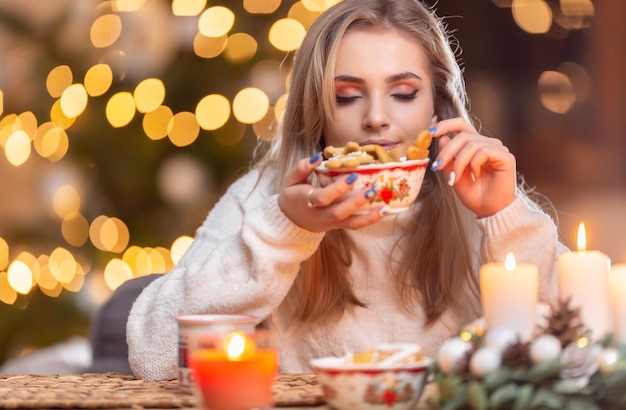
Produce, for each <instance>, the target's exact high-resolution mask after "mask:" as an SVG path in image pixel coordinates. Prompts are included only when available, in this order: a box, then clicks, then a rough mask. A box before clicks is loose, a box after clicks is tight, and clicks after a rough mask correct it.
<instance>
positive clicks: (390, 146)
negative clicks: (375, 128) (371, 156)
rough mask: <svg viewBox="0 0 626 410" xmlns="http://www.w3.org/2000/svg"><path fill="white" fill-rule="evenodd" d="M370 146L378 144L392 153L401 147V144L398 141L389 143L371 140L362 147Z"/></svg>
mask: <svg viewBox="0 0 626 410" xmlns="http://www.w3.org/2000/svg"><path fill="white" fill-rule="evenodd" d="M369 144H376V145H380V146H381V147H383V148H384V149H385V150H386V151H391V150H392V149H394V148H397V147H398V145H400V143H399V142H396V141H387V140H369V141H365V142H363V144H361V145H369Z"/></svg>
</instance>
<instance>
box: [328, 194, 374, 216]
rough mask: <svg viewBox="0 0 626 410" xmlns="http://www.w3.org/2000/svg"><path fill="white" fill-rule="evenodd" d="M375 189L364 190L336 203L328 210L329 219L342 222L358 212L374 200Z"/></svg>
mask: <svg viewBox="0 0 626 410" xmlns="http://www.w3.org/2000/svg"><path fill="white" fill-rule="evenodd" d="M376 195H377V191H376V189H375V188H364V189H362V190H361V191H360V192H356V193H354V194H353V195H349V196H348V197H346V198H344V199H343V200H341V201H338V202H336V203H335V204H334V205H333V207H332V209H329V215H328V216H329V218H330V219H332V220H342V219H346V218H348V217H349V216H351V215H353V214H354V213H355V212H357V211H359V210H360V209H361V208H362V207H363V206H364V205H366V204H368V203H370V202H371V201H372V200H373V199H374V198H376Z"/></svg>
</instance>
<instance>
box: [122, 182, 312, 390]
mask: <svg viewBox="0 0 626 410" xmlns="http://www.w3.org/2000/svg"><path fill="white" fill-rule="evenodd" d="M274 181H275V178H274V173H273V172H272V171H271V170H265V172H263V173H262V174H261V176H260V174H259V172H258V171H251V172H250V173H249V174H247V175H245V176H244V177H242V178H241V179H239V180H238V181H236V182H235V183H234V184H233V185H232V186H231V187H230V188H229V190H228V191H227V192H226V193H225V195H224V196H223V197H222V198H221V199H220V200H219V201H218V203H217V204H216V205H215V207H214V208H213V209H212V210H211V212H210V213H209V215H208V216H207V218H206V220H205V221H204V223H203V224H202V226H201V227H200V228H199V229H198V231H197V233H196V238H195V240H194V243H193V244H192V245H191V247H190V248H189V250H188V251H187V252H186V253H185V255H184V256H183V258H182V259H181V260H180V262H179V263H178V264H177V266H176V267H175V268H174V269H173V270H172V272H170V273H168V274H166V275H163V277H161V278H159V279H157V280H155V281H154V282H153V283H151V284H150V285H149V286H148V287H146V288H145V289H144V291H143V292H142V293H141V294H140V296H139V297H138V298H137V300H136V301H135V303H134V305H133V307H132V309H131V311H130V315H129V318H128V322H127V342H128V355H129V362H130V365H131V368H132V369H133V372H134V373H135V375H136V376H137V377H140V378H143V379H148V380H166V379H174V378H176V371H177V360H178V359H177V322H176V317H177V316H179V315H182V314H191V313H245V314H250V315H253V316H256V317H257V318H258V321H259V322H261V321H262V320H264V319H265V318H266V317H267V316H269V315H270V314H271V313H272V311H273V310H274V309H276V307H277V306H278V305H279V304H280V303H281V302H282V300H283V299H284V297H285V296H286V294H287V292H288V291H289V289H290V287H291V286H292V284H293V281H294V280H295V277H296V275H297V273H298V270H299V267H300V263H301V262H302V261H304V260H306V259H307V258H309V257H310V256H311V255H312V254H313V253H314V252H315V250H316V249H317V247H318V245H319V243H320V241H321V239H322V238H323V233H313V232H310V231H307V230H304V229H302V228H300V227H298V226H297V225H295V224H294V223H293V222H292V221H291V220H289V219H288V218H287V217H286V216H285V215H284V214H283V213H282V211H281V210H280V208H279V206H278V202H277V197H278V195H277V194H276V193H275V192H274V191H275V189H274Z"/></svg>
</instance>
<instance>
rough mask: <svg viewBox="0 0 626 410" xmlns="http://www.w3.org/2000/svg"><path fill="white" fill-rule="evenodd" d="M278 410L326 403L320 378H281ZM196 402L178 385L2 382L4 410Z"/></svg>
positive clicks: (125, 379)
mask: <svg viewBox="0 0 626 410" xmlns="http://www.w3.org/2000/svg"><path fill="white" fill-rule="evenodd" d="M274 399H275V406H276V407H294V406H316V405H321V404H323V403H324V400H323V399H322V390H321V387H320V386H319V385H318V384H317V377H316V376H315V375H312V374H288V373H287V374H280V375H279V376H278V377H277V380H276V383H275V384H274ZM197 406H198V401H197V398H196V397H195V396H194V395H193V394H191V393H189V392H187V391H185V390H182V389H181V388H180V387H179V385H178V381H177V380H169V381H161V382H150V381H146V380H137V379H135V378H134V377H133V376H129V375H124V374H119V373H100V374H95V373H87V374H77V375H69V376H38V375H19V376H1V377H0V408H5V409H41V408H48V409H70V408H72V409H96V408H99V409H121V408H126V409H128V408H135V409H151V408H152V409H158V408H189V407H197Z"/></svg>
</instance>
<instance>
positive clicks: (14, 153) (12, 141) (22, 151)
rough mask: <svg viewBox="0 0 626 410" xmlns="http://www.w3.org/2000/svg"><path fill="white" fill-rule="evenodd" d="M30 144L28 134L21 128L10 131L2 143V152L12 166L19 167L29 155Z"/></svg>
mask: <svg viewBox="0 0 626 410" xmlns="http://www.w3.org/2000/svg"><path fill="white" fill-rule="evenodd" d="M30 153H31V144H30V138H29V137H28V134H26V133H25V132H24V131H23V130H17V131H15V132H14V133H12V134H11V135H10V136H9V138H8V139H7V140H6V142H5V144H4V154H5V155H6V158H7V160H8V161H9V163H10V164H11V165H13V166H16V167H19V166H20V165H22V164H24V163H25V162H26V160H27V159H28V158H29V157H30Z"/></svg>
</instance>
